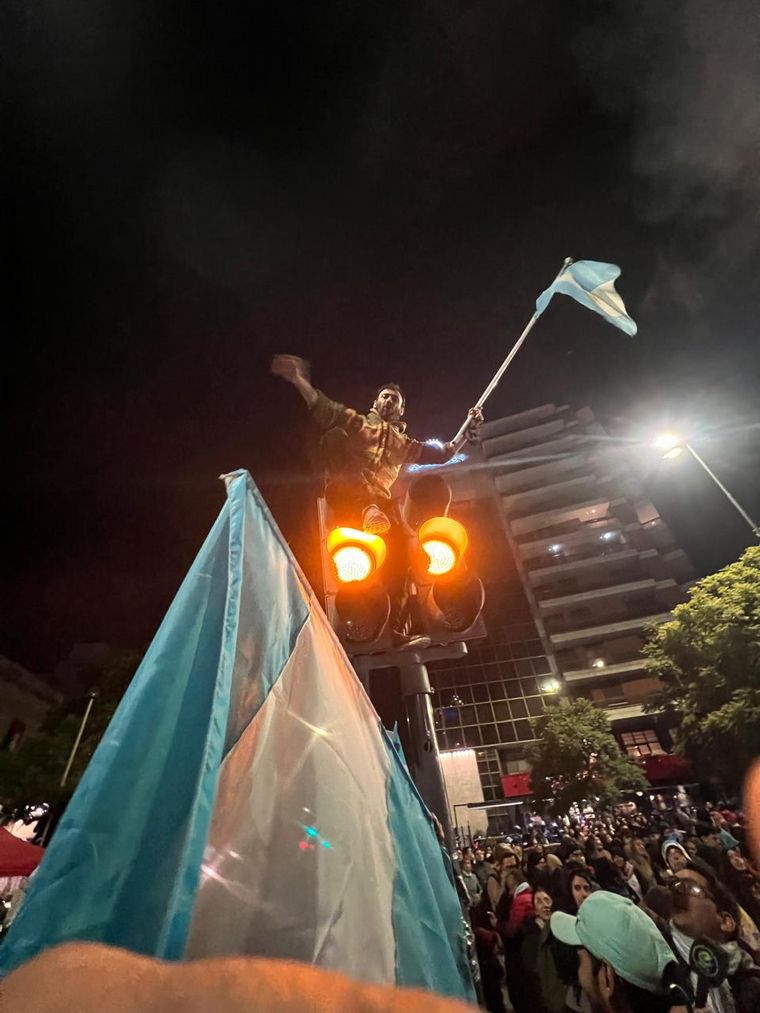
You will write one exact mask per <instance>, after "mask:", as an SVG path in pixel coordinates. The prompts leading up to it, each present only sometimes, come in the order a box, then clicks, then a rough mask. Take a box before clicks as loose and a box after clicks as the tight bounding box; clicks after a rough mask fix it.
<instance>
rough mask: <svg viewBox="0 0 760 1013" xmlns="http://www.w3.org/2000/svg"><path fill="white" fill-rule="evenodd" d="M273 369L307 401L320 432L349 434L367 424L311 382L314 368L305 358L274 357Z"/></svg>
mask: <svg viewBox="0 0 760 1013" xmlns="http://www.w3.org/2000/svg"><path fill="white" fill-rule="evenodd" d="M270 368H271V370H272V372H273V373H274V375H275V376H279V377H280V379H282V380H286V381H287V382H288V383H291V384H293V386H294V387H295V389H296V390H297V391H298V393H299V394H300V395H301V397H302V398H303V399H304V401H305V402H306V406H307V408H308V409H309V411H310V412H311V414H312V416H313V417H314V421H315V422H316V423H317V425H318V426H319V428H320V429H322V430H325V429H332V428H333V426H340V427H341V429H345V430H346V431H348V432H353V431H358V430H360V429H361V428H362V426H363V425H364V424H365V418H364V416H363V415H360V414H359V412H357V411H354V409H353V408H346V406H345V405H342V404H339V403H338V402H337V401H331V400H330V398H329V397H327V395H326V394H323V393H322V391H321V390H317V388H316V387H314V386H313V385H312V382H311V367H310V366H309V363H308V362H307V361H306V360H305V359H299V358H298V356H297V355H275V356H274V358H273V359H272V364H271V367H270Z"/></svg>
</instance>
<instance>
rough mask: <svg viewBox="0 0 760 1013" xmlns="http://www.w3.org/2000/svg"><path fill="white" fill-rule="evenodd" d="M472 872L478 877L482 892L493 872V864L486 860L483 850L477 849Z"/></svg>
mask: <svg viewBox="0 0 760 1013" xmlns="http://www.w3.org/2000/svg"><path fill="white" fill-rule="evenodd" d="M472 871H473V872H474V873H475V875H476V876H477V877H478V882H479V883H480V889H481V892H482V891H483V890H485V888H486V883H487V882H488V877H489V876H490V875H491V872H492V871H493V864H492V863H491V861H490V860H489V859H487V858H486V854H485V852H484V851H483V849H482V848H476V849H475V860H474V861H473V863H472Z"/></svg>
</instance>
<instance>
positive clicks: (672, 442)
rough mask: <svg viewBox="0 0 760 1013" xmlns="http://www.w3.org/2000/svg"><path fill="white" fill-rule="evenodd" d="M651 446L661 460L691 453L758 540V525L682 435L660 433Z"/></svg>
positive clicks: (759, 535)
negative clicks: (658, 452)
mask: <svg viewBox="0 0 760 1013" xmlns="http://www.w3.org/2000/svg"><path fill="white" fill-rule="evenodd" d="M652 446H653V447H654V449H655V450H659V451H660V453H661V456H662V459H663V461H672V460H673V459H674V458H676V457H679V456H680V455H681V454H682V453H683V452H684V451H686V452H687V453H689V454H691V456H692V457H693V458H694V460H695V461H696V462H697V464H699V465H700V466H701V467H702V468H703V469H704V470H705V471H706V472H707V474H708V475H709V476H710V478H711V479H712V480H713V482H714V483H715V484H716V485H717V487H718V488H719V489H720V491H721V492H722V493H723V495H724V496H725V497H726V499H727V500H728V502H729V503H730V504H731V506H733V507H734V509H735V510H736V511H737V512H738V513H739V514H741V516H742V519H743V520H745V521H746V522H747V524H749V526H750V528H751V530H752V534H753V535H754V536H755V538H757V539H758V540H760V527H758V525H757V524H756V523H755V522H754V521H753V520H752V518H751V517H750V515H749V514H748V513H747V511H746V510H745V509H744V507H743V506H742V505H741V504H740V503H739V502H738V500H737V499H736V498H735V497H734V496H732V495H731V493H730V492H729V491H728V489H727V488H726V487H725V485H723V483H722V482H721V480H720V479H719V478H718V476H717V475H716V474H715V472H714V471H712V469H711V468H710V467H708V465H707V464H706V463H705V462H704V461H703V460H702V458H701V457H700V456H699V454H698V453H697V452H696V450H695V449H694V447H692V445H691V444H690V443H687V442H686V440H685V439H684V438H683V437H682V436H679V435H678V434H676V433H660V435H659V436H657V437H655V439H654V440H652Z"/></svg>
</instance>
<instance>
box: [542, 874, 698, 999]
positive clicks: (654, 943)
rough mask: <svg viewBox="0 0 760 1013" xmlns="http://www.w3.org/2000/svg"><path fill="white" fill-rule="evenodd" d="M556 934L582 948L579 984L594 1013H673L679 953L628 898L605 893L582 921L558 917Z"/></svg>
mask: <svg viewBox="0 0 760 1013" xmlns="http://www.w3.org/2000/svg"><path fill="white" fill-rule="evenodd" d="M551 930H552V932H553V934H554V935H555V936H556V937H557V939H559V940H560V942H562V943H564V944H565V945H567V946H573V947H576V948H577V953H578V961H579V966H578V981H579V983H580V986H581V988H582V989H583V992H584V994H585V995H586V997H587V998H588V1000H589V1002H590V1004H591V1009H592V1010H593V1011H594V1013H660V1011H662V1013H665V1011H669V1010H670V1009H671V1008H672V998H673V997H672V992H671V988H670V986H671V983H672V978H673V976H675V975H676V974H677V972H678V965H677V961H676V960H675V957H674V955H673V952H672V951H671V949H670V947H669V946H668V944H667V943H666V941H665V940H664V939H663V937H662V934H661V933H660V932H659V931H658V929H657V927H656V926H655V925H654V923H653V922H652V920H651V919H650V918H648V917H647V915H646V914H645V913H644V912H643V911H641V910H640V909H639V908H638V907H636V905H635V904H634V903H633V902H632V901H631V900H629V899H628V898H627V897H620V896H619V895H618V894H613V893H608V892H607V891H604V890H600V891H599V892H597V893H595V894H593V895H592V896H590V897H589V898H588V899H587V900H586V902H585V903H584V904H583V906H582V907H581V909H580V911H579V912H578V914H577V916H572V915H569V914H565V913H563V912H555V913H554V914H553V915H552V917H551Z"/></svg>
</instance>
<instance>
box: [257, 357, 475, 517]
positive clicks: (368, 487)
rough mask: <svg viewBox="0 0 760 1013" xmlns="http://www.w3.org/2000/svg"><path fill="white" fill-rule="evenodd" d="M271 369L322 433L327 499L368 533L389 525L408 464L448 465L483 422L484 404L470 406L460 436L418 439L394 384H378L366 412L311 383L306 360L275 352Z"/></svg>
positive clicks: (396, 385) (402, 399)
mask: <svg viewBox="0 0 760 1013" xmlns="http://www.w3.org/2000/svg"><path fill="white" fill-rule="evenodd" d="M272 372H273V373H274V374H275V376H279V377H281V378H282V379H283V380H286V381H287V382H288V383H292V384H293V386H294V387H295V388H296V390H297V391H298V393H299V394H300V395H301V397H302V398H303V399H304V401H305V402H306V405H307V407H308V408H309V411H310V412H311V414H312V416H313V417H314V420H315V421H316V423H317V425H318V426H319V428H320V429H321V430H322V432H323V433H324V436H323V438H322V445H323V447H324V449H325V453H326V461H327V474H328V486H327V489H326V492H325V495H326V497H327V499H328V502H329V503H330V504H331V506H335V507H337V508H339V509H342V510H343V511H347V512H349V513H350V514H351V515H353V517H354V518H355V522H356V523H359V522H360V523H361V526H362V528H363V530H364V531H366V532H368V533H369V534H374V535H382V534H385V533H386V532H387V531H388V530H389V528H390V527H391V516H392V512H393V507H392V500H391V489H392V487H393V483H394V482H395V481H396V479H397V478H398V475H399V472H400V471H401V469H402V467H404V465H407V464H445V463H446V461H448V460H450V459H451V458H452V457H453V456H454V454H456V453H457V451H458V450H459V449H460V448H461V447H462V446H463V445H464V442H465V440H466V439H475V438H477V432H478V429H479V428H480V426H481V424H482V422H483V414H482V412H481V410H480V408H471V409H470V411H469V419H468V421H469V425H468V428H467V430H466V435H465V436H462V437H461V439H459V440H458V441H456V442H455V441H453V440H452V441H450V442H449V443H446V444H444V445H443V446H442V447H441V446H439V445H430V444H426V443H420V442H419V441H418V440H413V439H412V438H411V437H410V436H408V435H407V433H406V423H405V422H403V421H402V416H403V414H404V408H405V399H404V394H403V391H402V390H401V388H400V387H399V386H398V384H396V383H386V384H383V385H382V386H381V387H379V388H378V390H377V394H376V395H375V400H374V403H373V405H372V407H371V408H370V410H369V411H368V412H367V413H366V414H364V415H363V414H361V413H360V412H358V411H356V410H355V409H353V408H346V407H345V405H342V404H338V402H337V401H331V400H330V398H328V397H327V396H326V395H325V394H323V393H322V391H320V390H317V389H316V388H315V387H313V386H312V384H311V380H310V369H309V364H308V362H306V361H305V360H304V359H299V358H297V357H296V356H294V355H276V356H275V357H274V358H273V359H272Z"/></svg>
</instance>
